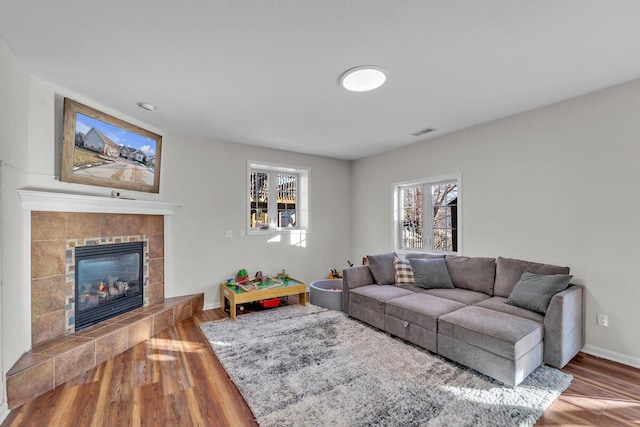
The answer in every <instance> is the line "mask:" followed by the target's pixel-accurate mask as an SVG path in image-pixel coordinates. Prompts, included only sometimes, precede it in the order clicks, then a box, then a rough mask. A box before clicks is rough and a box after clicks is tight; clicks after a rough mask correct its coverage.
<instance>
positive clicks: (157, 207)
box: [18, 189, 182, 215]
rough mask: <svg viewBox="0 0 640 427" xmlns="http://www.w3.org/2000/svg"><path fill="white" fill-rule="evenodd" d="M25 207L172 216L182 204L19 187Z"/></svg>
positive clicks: (28, 209) (23, 206) (34, 209)
mask: <svg viewBox="0 0 640 427" xmlns="http://www.w3.org/2000/svg"><path fill="white" fill-rule="evenodd" d="M18 194H19V195H20V200H22V209H23V210H26V211H51V212H95V213H122V214H148V215H173V213H174V211H175V210H176V209H178V208H179V207H181V206H182V205H180V204H178V203H171V202H162V201H152V200H133V199H120V198H115V197H101V196H87V195H83V194H70V193H57V192H53V191H37V190H27V189H22V190H18Z"/></svg>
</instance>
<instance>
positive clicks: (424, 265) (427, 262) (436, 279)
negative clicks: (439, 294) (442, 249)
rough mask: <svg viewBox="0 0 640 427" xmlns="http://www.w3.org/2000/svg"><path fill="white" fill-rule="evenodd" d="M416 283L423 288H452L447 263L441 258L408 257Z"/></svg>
mask: <svg viewBox="0 0 640 427" xmlns="http://www.w3.org/2000/svg"><path fill="white" fill-rule="evenodd" d="M409 262H410V263H411V269H412V270H413V276H414V278H415V282H416V285H418V286H420V287H421V288H425V289H435V288H449V289H452V288H453V283H452V282H451V275H450V274H449V270H448V268H447V264H446V262H445V260H444V259H442V258H432V259H419V258H410V259H409Z"/></svg>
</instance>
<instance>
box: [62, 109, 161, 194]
mask: <svg viewBox="0 0 640 427" xmlns="http://www.w3.org/2000/svg"><path fill="white" fill-rule="evenodd" d="M63 122H64V130H63V145H62V168H61V171H60V180H61V181H66V182H75V183H78V184H88V185H98V186H100V187H110V188H121V189H125V190H133V191H146V192H148V193H158V192H159V191H160V162H161V152H162V136H160V135H158V134H155V133H153V132H150V131H148V130H146V129H142V128H141V127H138V126H136V125H133V124H131V123H127V122H125V121H124V120H120V119H118V118H116V117H113V116H110V115H108V114H105V113H102V112H100V111H98V110H96V109H93V108H91V107H87V106H86V105H82V104H80V103H78V102H75V101H73V100H71V99H69V98H65V99H64V118H63Z"/></svg>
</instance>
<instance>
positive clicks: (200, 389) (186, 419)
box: [2, 298, 640, 427]
mask: <svg viewBox="0 0 640 427" xmlns="http://www.w3.org/2000/svg"><path fill="white" fill-rule="evenodd" d="M290 302H292V303H295V298H291V299H290ZM224 317H228V314H227V313H225V312H224V311H222V310H220V309H215V310H207V311H204V312H201V313H197V314H196V316H194V317H193V318H192V319H188V320H185V321H184V322H182V323H180V324H178V325H177V326H175V327H173V328H170V329H167V330H166V331H164V332H162V333H160V334H159V335H157V336H156V337H154V338H151V339H149V340H147V341H145V342H143V343H140V344H138V345H136V346H135V347H132V348H131V349H129V350H128V351H126V352H124V353H122V354H120V355H118V356H116V357H114V358H112V359H109V360H108V361H106V362H104V363H102V364H101V365H99V366H97V367H96V368H95V369H92V370H91V371H89V372H87V373H85V374H84V375H81V376H78V377H77V378H74V379H73V380H71V381H68V382H67V383H65V384H63V385H61V386H59V387H57V388H55V389H54V390H52V391H50V392H48V393H46V394H44V395H42V396H40V397H38V398H36V399H34V400H32V401H30V402H28V403H26V404H24V405H23V406H21V407H19V408H16V409H15V410H13V411H12V412H11V413H10V414H9V416H8V417H7V419H6V420H5V421H4V422H3V423H2V426H3V427H5V426H38V427H41V426H56V427H58V426H74V427H75V426H96V427H97V426H118V427H119V426H180V427H188V426H233V427H241V426H255V425H257V423H256V422H255V420H254V417H253V414H252V413H251V410H250V409H249V407H248V406H247V404H246V403H245V402H244V399H243V398H242V396H241V395H240V393H239V392H238V390H237V388H236V387H235V385H234V384H233V383H232V382H231V380H230V379H229V377H228V376H227V374H226V372H225V371H224V369H223V368H222V366H221V365H220V363H219V362H218V360H217V359H216V357H215V355H214V354H213V352H212V351H211V348H210V347H209V345H208V343H207V342H206V340H205V338H204V336H203V335H202V333H201V332H200V329H199V328H198V324H199V323H200V322H206V321H209V320H217V319H221V318H224ZM562 370H563V371H564V372H567V373H569V374H571V375H573V376H574V380H573V382H572V383H571V386H570V387H569V388H568V389H567V390H566V391H565V392H564V393H563V394H562V395H561V396H560V398H559V399H557V400H556V401H555V402H554V403H553V404H552V405H551V406H550V407H549V408H548V409H547V411H546V412H545V413H544V415H543V416H542V418H540V419H539V420H538V422H537V424H536V426H639V425H640V370H638V369H634V368H630V367H628V366H624V365H621V364H617V363H614V362H610V361H607V360H604V359H599V358H597V357H593V356H590V355H586V354H583V353H580V354H579V355H578V356H576V357H575V358H574V359H573V360H572V361H571V362H570V363H569V364H568V365H567V366H566V367H565V368H564V369H562Z"/></svg>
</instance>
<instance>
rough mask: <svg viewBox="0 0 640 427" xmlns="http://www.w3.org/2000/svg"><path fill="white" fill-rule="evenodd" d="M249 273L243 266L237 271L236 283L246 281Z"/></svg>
mask: <svg viewBox="0 0 640 427" xmlns="http://www.w3.org/2000/svg"><path fill="white" fill-rule="evenodd" d="M248 276H249V273H247V270H245V269H244V268H243V269H242V270H240V271H238V283H245V282H247V281H248Z"/></svg>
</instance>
